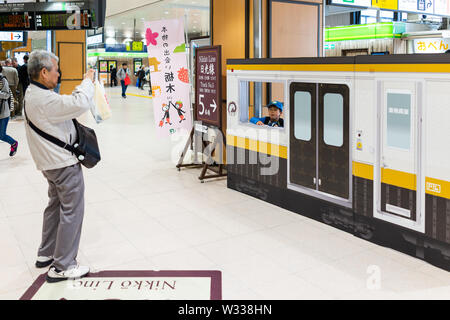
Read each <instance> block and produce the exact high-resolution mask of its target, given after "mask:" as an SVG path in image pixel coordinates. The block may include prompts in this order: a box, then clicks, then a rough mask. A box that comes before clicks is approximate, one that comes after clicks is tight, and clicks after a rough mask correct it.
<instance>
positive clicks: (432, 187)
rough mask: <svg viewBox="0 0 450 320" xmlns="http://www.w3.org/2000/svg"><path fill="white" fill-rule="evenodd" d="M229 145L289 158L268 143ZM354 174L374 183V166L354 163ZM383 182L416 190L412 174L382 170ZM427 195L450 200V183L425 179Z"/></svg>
mask: <svg viewBox="0 0 450 320" xmlns="http://www.w3.org/2000/svg"><path fill="white" fill-rule="evenodd" d="M227 144H228V145H230V146H233V147H237V148H241V149H246V150H250V151H254V152H261V153H265V154H267V155H270V156H275V157H279V158H283V159H287V158H288V148H287V147H286V146H280V145H277V144H272V143H268V142H262V141H257V140H253V139H249V138H243V137H237V136H233V135H227ZM352 173H353V175H354V176H356V177H360V178H364V179H367V180H372V181H373V165H370V164H365V163H360V162H356V161H354V162H353V168H352ZM381 176H382V182H383V183H386V184H389V185H392V186H396V187H400V188H404V189H409V190H416V189H417V187H416V175H415V174H412V173H407V172H402V171H397V170H392V169H382V174H381ZM425 189H426V193H427V194H430V195H433V196H438V197H442V198H446V199H450V182H449V181H445V180H439V179H435V178H430V177H426V178H425Z"/></svg>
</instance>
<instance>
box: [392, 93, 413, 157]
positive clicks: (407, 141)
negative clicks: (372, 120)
mask: <svg viewBox="0 0 450 320" xmlns="http://www.w3.org/2000/svg"><path fill="white" fill-rule="evenodd" d="M386 115H387V116H386V120H387V121H386V122H387V124H386V131H387V132H386V135H387V137H386V138H387V141H386V142H387V146H388V147H392V148H399V149H404V150H409V149H410V148H411V95H410V94H404V93H388V94H387V104H386Z"/></svg>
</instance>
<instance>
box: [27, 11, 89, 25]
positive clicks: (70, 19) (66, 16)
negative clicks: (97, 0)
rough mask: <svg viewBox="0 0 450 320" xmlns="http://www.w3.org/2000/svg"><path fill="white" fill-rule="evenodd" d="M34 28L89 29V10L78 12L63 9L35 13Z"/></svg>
mask: <svg viewBox="0 0 450 320" xmlns="http://www.w3.org/2000/svg"><path fill="white" fill-rule="evenodd" d="M35 19H36V30H58V29H61V30H65V29H91V28H92V24H91V19H90V14H89V10H84V11H83V12H81V13H80V14H75V13H72V12H71V13H67V12H64V11H56V12H45V11H38V12H36V13H35Z"/></svg>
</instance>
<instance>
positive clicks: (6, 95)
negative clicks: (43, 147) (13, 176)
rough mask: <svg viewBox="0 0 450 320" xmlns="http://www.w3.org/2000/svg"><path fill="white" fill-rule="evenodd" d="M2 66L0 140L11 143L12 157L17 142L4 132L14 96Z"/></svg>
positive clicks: (0, 77)
mask: <svg viewBox="0 0 450 320" xmlns="http://www.w3.org/2000/svg"><path fill="white" fill-rule="evenodd" d="M2 72H3V67H2V66H0V140H1V141H4V142H6V143H9V144H10V145H11V150H10V152H9V156H10V157H13V156H14V155H15V154H16V153H17V147H18V146H19V143H18V142H17V141H16V140H14V139H13V138H11V137H10V136H8V135H7V134H6V129H7V128H8V122H9V117H10V115H11V113H10V112H11V110H12V109H13V106H14V96H13V94H12V92H11V88H10V87H9V84H8V79H6V77H5V76H3V73H2Z"/></svg>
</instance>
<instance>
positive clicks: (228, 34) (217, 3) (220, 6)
mask: <svg viewBox="0 0 450 320" xmlns="http://www.w3.org/2000/svg"><path fill="white" fill-rule="evenodd" d="M247 1H248V0H227V1H223V0H212V2H211V11H212V43H213V45H214V46H216V45H221V46H222V92H223V98H224V99H226V92H227V91H226V83H227V81H226V74H227V69H226V67H227V59H233V58H235V59H244V58H246V43H245V42H246V35H245V30H246V3H247Z"/></svg>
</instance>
